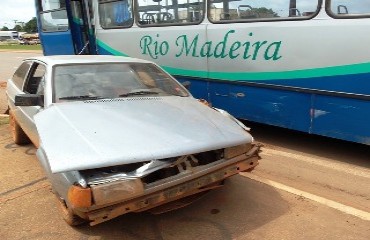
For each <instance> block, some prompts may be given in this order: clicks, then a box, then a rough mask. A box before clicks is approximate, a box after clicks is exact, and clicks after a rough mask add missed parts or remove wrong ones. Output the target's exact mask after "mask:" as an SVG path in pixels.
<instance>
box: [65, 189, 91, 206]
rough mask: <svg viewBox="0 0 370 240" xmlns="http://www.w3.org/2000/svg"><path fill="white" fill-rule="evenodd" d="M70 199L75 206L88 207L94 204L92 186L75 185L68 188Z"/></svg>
mask: <svg viewBox="0 0 370 240" xmlns="http://www.w3.org/2000/svg"><path fill="white" fill-rule="evenodd" d="M68 201H69V203H70V204H71V205H72V207H73V208H87V207H91V205H92V196H91V189H90V188H82V187H80V186H77V185H73V186H71V187H70V188H69V190H68Z"/></svg>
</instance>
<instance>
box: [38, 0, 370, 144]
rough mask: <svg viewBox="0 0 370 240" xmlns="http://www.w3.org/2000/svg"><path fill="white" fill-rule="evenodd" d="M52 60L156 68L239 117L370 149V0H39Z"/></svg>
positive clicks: (42, 35)
mask: <svg viewBox="0 0 370 240" xmlns="http://www.w3.org/2000/svg"><path fill="white" fill-rule="evenodd" d="M35 3H36V9H37V19H38V25H39V31H40V32H39V35H40V39H41V42H42V45H43V51H44V54H45V55H56V54H92V55H93V54H105V55H107V54H108V55H117V56H130V57H137V58H141V59H147V60H152V61H154V62H156V63H157V64H158V65H160V66H161V67H163V68H164V69H166V71H168V72H169V73H170V74H172V75H173V76H175V77H176V78H177V79H178V80H179V81H180V82H188V83H190V86H189V89H190V91H191V92H192V94H193V95H194V96H195V97H196V98H202V99H206V100H207V101H208V102H210V103H211V104H212V106H215V107H217V108H222V109H225V110H227V111H228V112H230V113H231V114H233V115H234V116H236V117H238V118H240V119H245V120H248V121H252V122H258V123H263V124H268V125H273V126H278V127H283V128H288V129H293V130H297V131H302V132H306V133H310V134H316V135H321V136H327V137H331V138H337V139H342V140H347V141H352V142H357V143H362V144H366V145H370V127H369V123H370V44H369V43H370V0H352V1H346V0H36V1H35Z"/></svg>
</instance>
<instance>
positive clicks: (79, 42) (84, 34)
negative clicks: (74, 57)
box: [70, 0, 96, 54]
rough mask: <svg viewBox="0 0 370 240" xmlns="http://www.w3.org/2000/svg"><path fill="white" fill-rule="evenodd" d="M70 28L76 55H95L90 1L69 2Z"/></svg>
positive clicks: (72, 0) (73, 0) (74, 0)
mask: <svg viewBox="0 0 370 240" xmlns="http://www.w3.org/2000/svg"><path fill="white" fill-rule="evenodd" d="M70 4H71V5H70V9H71V14H70V16H71V18H70V28H71V30H72V38H73V42H74V45H75V46H74V48H75V53H76V54H95V53H96V50H95V36H94V35H95V34H94V32H95V31H94V27H93V25H92V21H91V16H93V14H92V12H91V11H92V8H91V0H71V2H70Z"/></svg>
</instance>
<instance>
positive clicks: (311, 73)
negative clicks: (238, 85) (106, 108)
mask: <svg viewBox="0 0 370 240" xmlns="http://www.w3.org/2000/svg"><path fill="white" fill-rule="evenodd" d="M97 42H98V45H99V46H100V47H102V48H104V49H105V50H106V51H108V52H110V53H111V54H113V55H116V56H125V57H128V55H127V54H125V53H121V52H119V51H117V50H115V49H113V48H111V47H110V46H108V45H107V44H105V43H104V42H102V41H99V40H97ZM161 67H163V68H164V69H165V70H166V71H167V72H169V73H170V74H172V75H181V76H188V77H199V78H213V79H223V80H233V81H243V80H254V81H258V80H260V81H263V80H278V79H302V78H315V77H330V76H340V75H350V74H360V73H370V63H358V64H352V65H343V66H333V67H325V68H313V69H302V70H293V71H283V72H207V71H201V70H188V69H182V68H174V67H169V66H161Z"/></svg>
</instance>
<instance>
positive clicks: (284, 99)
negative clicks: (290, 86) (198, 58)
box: [210, 82, 311, 132]
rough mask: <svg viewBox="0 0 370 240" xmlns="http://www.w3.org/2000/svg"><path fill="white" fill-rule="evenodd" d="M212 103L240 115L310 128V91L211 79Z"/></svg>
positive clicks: (306, 129) (299, 128) (275, 123)
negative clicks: (238, 83)
mask: <svg viewBox="0 0 370 240" xmlns="http://www.w3.org/2000/svg"><path fill="white" fill-rule="evenodd" d="M210 92H211V96H210V97H211V103H212V105H213V106H215V107H217V108H223V109H226V110H227V111H229V112H230V113H231V114H233V115H235V116H236V117H238V118H242V119H246V120H250V121H254V122H260V123H266V124H270V125H274V126H279V127H285V128H290V129H294V130H299V131H304V132H309V130H310V124H311V119H310V109H311V96H310V94H302V93H297V92H291V91H283V90H273V89H265V88H258V87H251V86H243V85H232V84H228V83H218V82H211V83H210Z"/></svg>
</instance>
